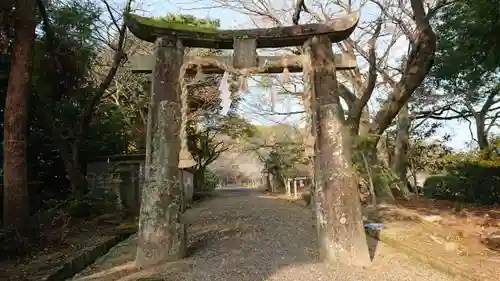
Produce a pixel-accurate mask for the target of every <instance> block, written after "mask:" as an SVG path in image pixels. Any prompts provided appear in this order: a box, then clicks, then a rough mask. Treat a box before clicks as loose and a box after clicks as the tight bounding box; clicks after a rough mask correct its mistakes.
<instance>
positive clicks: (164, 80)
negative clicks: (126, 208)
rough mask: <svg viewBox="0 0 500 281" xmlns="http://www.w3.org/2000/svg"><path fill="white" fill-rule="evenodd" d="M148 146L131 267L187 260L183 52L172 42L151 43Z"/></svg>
mask: <svg viewBox="0 0 500 281" xmlns="http://www.w3.org/2000/svg"><path fill="white" fill-rule="evenodd" d="M155 44H156V50H155V52H156V65H155V68H154V72H153V74H154V82H153V85H152V86H153V90H152V97H151V103H152V104H151V107H150V112H149V113H148V114H149V115H151V116H150V117H149V118H148V120H149V121H151V124H150V126H148V129H149V130H150V132H149V133H148V134H147V135H148V136H150V138H149V139H147V140H146V141H147V143H149V144H148V146H149V150H148V153H150V156H149V157H147V159H148V161H149V162H147V163H146V169H148V170H149V171H148V173H147V174H148V177H147V178H146V182H145V185H144V188H143V194H142V202H141V212H140V219H139V231H138V239H139V241H138V246H137V256H136V264H137V265H138V266H139V267H146V266H152V265H155V264H158V263H161V262H166V261H173V260H179V259H181V258H183V257H185V256H186V243H187V241H186V225H185V224H184V222H183V221H181V216H182V214H183V212H184V209H185V206H184V205H185V202H184V201H183V199H184V198H183V197H184V195H183V194H184V192H183V188H182V181H181V179H182V176H181V170H180V169H179V168H178V165H179V152H180V148H181V143H180V139H179V131H180V127H181V103H180V86H179V71H180V68H181V66H182V63H183V62H182V61H183V56H184V50H183V47H182V43H181V42H180V41H179V40H177V39H176V38H171V39H170V38H159V39H158V40H157V41H156V43H155Z"/></svg>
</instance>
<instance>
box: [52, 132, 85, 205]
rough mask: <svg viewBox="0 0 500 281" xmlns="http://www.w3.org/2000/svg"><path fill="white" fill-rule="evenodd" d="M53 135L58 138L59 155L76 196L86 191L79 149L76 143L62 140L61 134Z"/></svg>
mask: <svg viewBox="0 0 500 281" xmlns="http://www.w3.org/2000/svg"><path fill="white" fill-rule="evenodd" d="M57 133H58V132H54V134H57ZM54 137H55V138H56V139H58V146H59V155H61V159H62V160H63V163H64V168H65V169H66V174H67V175H68V180H69V184H70V187H71V190H72V192H73V195H74V196H77V197H78V196H81V195H83V194H84V193H85V191H86V187H87V186H86V184H87V182H86V179H85V176H84V174H83V172H82V170H81V165H80V161H79V154H80V151H79V150H78V148H77V147H76V146H77V145H76V144H74V143H72V144H68V143H67V142H66V141H64V140H63V138H62V136H60V135H55V136H54ZM69 147H71V149H69Z"/></svg>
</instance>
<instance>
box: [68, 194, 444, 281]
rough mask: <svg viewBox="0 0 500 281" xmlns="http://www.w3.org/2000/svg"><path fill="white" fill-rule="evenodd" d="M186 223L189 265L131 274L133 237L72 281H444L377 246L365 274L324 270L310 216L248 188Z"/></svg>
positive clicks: (206, 206)
mask: <svg viewBox="0 0 500 281" xmlns="http://www.w3.org/2000/svg"><path fill="white" fill-rule="evenodd" d="M186 217H187V220H188V221H190V222H192V223H191V225H190V227H189V228H188V233H189V241H190V242H189V250H188V253H189V256H188V257H187V258H185V259H183V260H181V261H178V262H173V263H168V264H163V265H159V266H156V267H153V268H150V269H147V270H142V271H137V269H135V268H134V266H133V259H134V256H135V250H136V249H135V245H136V243H137V238H136V237H133V238H131V239H129V240H127V241H125V242H123V243H121V244H120V245H118V246H117V247H115V248H114V249H113V250H112V251H110V252H109V253H108V254H107V255H106V256H104V257H102V258H101V259H100V260H98V261H97V262H96V263H95V264H94V265H92V266H91V267H89V268H88V269H87V270H85V271H84V272H82V273H81V274H79V275H78V276H76V277H75V278H74V280H121V281H127V280H141V278H143V279H142V280H149V281H153V280H168V281H178V280H186V281H189V280H193V281H194V280H196V281H198V280H209V281H215V280H220V281H225V280H227V281H260V280H276V281H284V280H294V281H296V280H303V281H313V280H314V281H316V280H332V281H335V280H338V281H351V280H352V281H358V280H384V281H387V280H424V279H425V280H426V281H438V280H450V279H448V278H447V277H445V276H443V275H441V274H439V273H437V272H435V271H433V270H432V269H430V268H427V267H426V266H424V265H422V264H418V263H416V262H414V261H410V260H409V259H408V258H407V257H406V256H404V255H402V254H399V253H397V252H395V251H393V250H390V249H388V248H386V247H385V246H383V245H378V248H379V249H380V250H379V251H377V253H376V254H375V253H374V254H373V256H375V259H374V262H373V264H372V266H370V268H367V269H360V268H346V267H342V268H331V267H328V266H327V265H325V264H324V263H321V262H319V261H318V253H317V250H316V235H315V232H316V230H315V229H314V228H313V224H312V221H311V218H312V216H311V212H310V211H309V210H308V209H305V208H302V207H300V206H297V205H295V204H293V203H290V202H286V201H283V200H280V199H276V198H273V197H270V196H265V195H262V194H261V193H259V192H258V191H257V190H254V189H244V188H227V189H218V190H217V197H216V198H214V199H211V200H207V201H205V202H203V203H201V204H199V205H197V206H195V207H193V209H190V210H189V211H188V212H187V213H186ZM367 241H368V243H370V244H371V245H372V248H373V249H375V248H377V244H376V241H374V240H373V239H371V240H370V239H369V240H367ZM373 256H372V258H373ZM146 278H147V279H146Z"/></svg>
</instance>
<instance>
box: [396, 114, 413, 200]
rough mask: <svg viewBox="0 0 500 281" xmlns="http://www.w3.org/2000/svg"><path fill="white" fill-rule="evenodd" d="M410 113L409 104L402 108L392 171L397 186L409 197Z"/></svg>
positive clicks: (404, 195)
mask: <svg viewBox="0 0 500 281" xmlns="http://www.w3.org/2000/svg"><path fill="white" fill-rule="evenodd" d="M409 135H410V113H409V111H408V104H405V105H404V106H403V107H401V110H400V111H399V114H398V122H397V135H396V145H395V148H394V163H393V165H392V171H393V172H394V174H395V176H396V177H397V184H398V187H399V190H400V191H401V195H402V196H403V197H405V198H406V197H408V195H409V194H410V190H409V189H408V184H407V183H408V181H407V177H406V173H407V171H408V148H409V146H410V137H409Z"/></svg>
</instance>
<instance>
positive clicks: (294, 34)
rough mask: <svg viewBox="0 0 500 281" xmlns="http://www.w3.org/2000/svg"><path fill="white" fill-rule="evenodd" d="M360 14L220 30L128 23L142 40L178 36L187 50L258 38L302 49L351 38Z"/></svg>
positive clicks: (130, 19) (129, 19)
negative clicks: (314, 41) (320, 40)
mask: <svg viewBox="0 0 500 281" xmlns="http://www.w3.org/2000/svg"><path fill="white" fill-rule="evenodd" d="M358 21H359V13H358V12H353V13H350V14H348V15H346V16H344V17H341V18H337V19H332V20H330V21H327V22H325V23H314V24H303V25H294V26H285V27H273V28H255V29H239V30H218V29H211V28H198V27H190V26H187V27H186V26H182V25H176V24H168V23H165V22H164V21H161V20H156V19H152V18H146V17H141V16H137V15H132V14H128V15H127V16H126V17H125V23H126V25H127V27H128V28H129V29H130V31H131V32H132V33H133V34H134V35H135V36H137V37H138V38H140V39H142V40H145V41H148V42H154V41H155V40H156V39H157V38H160V37H177V38H179V39H180V40H181V41H182V43H183V45H184V46H185V47H193V48H211V49H233V44H234V40H235V38H255V39H256V40H257V48H280V47H286V46H300V45H302V44H304V42H305V41H307V39H309V38H311V37H313V36H325V35H326V36H328V37H329V38H330V40H331V41H332V43H335V42H340V41H342V40H345V39H347V38H348V37H349V36H350V35H351V33H352V32H353V31H354V29H355V28H356V26H357V24H358Z"/></svg>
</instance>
